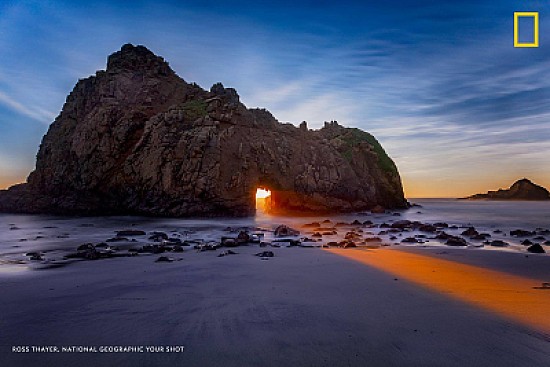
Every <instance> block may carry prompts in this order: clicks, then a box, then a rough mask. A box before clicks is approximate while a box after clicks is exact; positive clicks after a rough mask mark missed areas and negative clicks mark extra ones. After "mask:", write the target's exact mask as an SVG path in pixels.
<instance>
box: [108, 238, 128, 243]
mask: <svg viewBox="0 0 550 367" xmlns="http://www.w3.org/2000/svg"><path fill="white" fill-rule="evenodd" d="M129 241H130V240H129V239H128V238H126V237H113V238H109V239H107V240H105V242H129Z"/></svg>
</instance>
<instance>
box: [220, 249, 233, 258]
mask: <svg viewBox="0 0 550 367" xmlns="http://www.w3.org/2000/svg"><path fill="white" fill-rule="evenodd" d="M228 255H237V252H235V251H232V250H227V251H222V252H220V253H219V254H218V257H224V256H228Z"/></svg>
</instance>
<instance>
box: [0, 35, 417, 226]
mask: <svg viewBox="0 0 550 367" xmlns="http://www.w3.org/2000/svg"><path fill="white" fill-rule="evenodd" d="M258 187H262V188H267V189H270V190H271V191H272V197H271V204H272V208H274V209H276V210H297V211H318V212H336V211H338V212H340V211H357V210H365V209H369V208H372V207H375V206H380V205H381V206H383V207H386V208H403V207H406V205H407V202H406V200H405V199H404V196H403V190H402V186H401V180H400V177H399V174H398V172H397V169H396V167H395V165H394V163H393V161H392V160H391V159H390V158H389V157H388V156H387V155H386V153H385V152H384V150H383V148H382V147H381V146H380V144H379V143H378V141H376V139H375V138H374V137H373V136H372V135H370V134H368V133H366V132H363V131H361V130H359V129H350V128H344V127H342V126H340V125H338V124H337V123H336V122H331V123H326V124H325V127H324V128H322V129H320V130H309V129H308V128H307V125H306V124H305V123H302V125H301V126H300V128H297V127H295V126H293V125H291V124H283V123H279V122H278V121H277V120H276V119H275V118H274V117H273V116H272V115H271V114H270V113H269V112H268V111H267V110H264V109H247V108H246V107H245V106H244V105H243V104H242V103H240V101H239V95H238V94H237V92H236V91H235V90H234V89H232V88H224V86H223V85H222V84H221V83H218V84H215V85H214V86H213V87H212V88H211V89H210V91H205V90H203V89H202V88H200V87H199V86H198V85H196V84H194V83H193V84H188V83H186V82H185V81H184V80H183V79H181V78H180V77H179V76H178V75H176V73H174V71H173V70H172V69H171V68H170V67H169V65H168V63H167V62H165V61H164V59H163V58H161V57H158V56H156V55H154V54H153V53H152V52H151V51H149V50H148V49H147V48H145V47H143V46H133V45H130V44H128V45H124V46H123V47H122V49H121V50H120V51H118V52H115V53H114V54H112V55H111V56H109V58H108V61H107V69H106V70H105V71H98V72H97V73H96V75H95V76H91V77H89V78H86V79H82V80H79V81H78V83H77V84H76V86H75V87H74V89H73V91H72V92H71V93H70V94H69V96H68V97H67V100H66V102H65V104H64V106H63V109H62V111H61V113H60V114H59V116H58V117H57V118H56V119H55V121H54V122H53V124H52V125H51V126H50V128H49V130H48V132H47V134H46V135H45V136H44V138H43V140H42V144H41V146H40V150H39V152H38V155H37V161H36V170H35V171H34V172H32V173H31V174H30V175H29V177H28V179H27V183H25V184H21V185H16V186H14V187H11V188H10V189H9V190H5V191H0V211H4V212H6V211H8V212H24V213H55V214H143V215H159V216H190V215H199V216H219V215H233V216H241V215H251V214H253V213H254V211H255V197H254V195H255V192H256V189H257V188H258Z"/></svg>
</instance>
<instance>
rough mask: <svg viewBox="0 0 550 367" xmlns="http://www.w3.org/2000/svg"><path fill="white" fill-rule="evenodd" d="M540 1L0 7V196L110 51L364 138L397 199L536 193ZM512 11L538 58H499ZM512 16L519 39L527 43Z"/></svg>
mask: <svg viewBox="0 0 550 367" xmlns="http://www.w3.org/2000/svg"><path fill="white" fill-rule="evenodd" d="M549 10H550V2H548V1H529V0H521V1H520V0H514V1H510V0H501V1H494V0H490V1H486V0H475V1H470V0H463V1H445V0H438V1H431V0H401V1H398V0H386V1H384V2H381V1H369V0H363V1H357V2H353V1H344V0H341V1H338V2H335V1H323V0H316V1H299V0H293V1H286V0H284V1H273V2H267V1H261V0H255V1H244V0H232V1H221V0H217V1H214V0H196V1H162V0H158V1H132V2H123V1H120V2H117V1H94V2H91V1H90V2H80V1H10V0H2V2H0V50H2V51H1V52H0V188H5V187H8V186H10V185H12V184H14V183H17V182H23V181H24V180H25V179H26V176H27V175H28V173H29V172H30V171H31V170H32V169H33V168H34V162H35V156H36V153H37V151H38V147H39V144H40V141H41V139H42V136H43V135H44V134H45V133H46V131H47V129H48V126H49V124H50V123H51V122H52V121H53V120H54V118H55V117H56V115H57V114H59V112H60V110H61V108H62V106H63V103H64V101H65V98H66V96H67V95H68V93H69V92H70V91H71V90H72V88H73V87H74V85H75V83H76V82H77V81H78V79H80V78H85V77H87V76H89V75H92V74H94V73H95V71H96V70H101V69H105V65H106V58H107V56H108V55H109V54H111V53H113V52H115V51H117V50H119V49H120V47H121V46H122V45H123V44H125V43H133V44H142V45H145V46H146V47H148V48H149V49H150V50H152V51H153V52H154V53H156V54H157V55H160V56H163V57H164V58H165V59H166V60H167V61H168V62H169V63H170V65H171V67H172V68H173V69H174V71H176V73H178V75H180V76H181V77H182V78H183V79H185V80H186V81H187V82H196V83H198V84H199V85H201V86H202V87H203V88H205V89H209V88H210V86H211V85H212V84H214V83H215V82H218V81H221V82H223V84H224V85H225V86H226V87H233V88H236V89H237V91H238V92H239V94H240V96H241V101H242V102H243V103H245V105H247V106H248V107H262V108H267V109H268V110H270V111H271V112H272V113H273V114H274V116H275V117H277V118H278V119H279V121H282V122H291V123H294V124H296V125H297V124H299V123H300V122H301V121H303V120H305V121H307V122H308V126H309V127H310V128H320V127H321V126H322V125H323V122H324V121H330V120H337V121H338V122H339V123H340V124H342V125H344V126H349V127H357V128H361V129H364V130H366V131H369V132H370V133H372V134H373V135H374V136H375V137H376V138H377V139H378V140H379V141H380V142H381V143H382V145H383V146H384V148H385V149H386V151H387V152H388V154H389V155H390V156H391V157H392V158H393V159H394V161H395V162H396V164H397V166H398V169H399V172H400V174H401V178H402V180H403V185H404V189H405V194H406V196H407V197H409V198H414V197H462V196H466V195H470V194H474V193H478V192H486V191H487V190H494V189H498V188H501V187H508V186H510V185H511V184H512V183H513V182H514V181H515V180H517V179H519V178H522V177H528V178H530V179H531V180H533V181H534V182H536V183H538V184H541V185H543V186H546V187H547V188H550V171H549V170H548V168H549V166H550V165H549V163H550V77H548V72H549V71H550V37H546V36H545V35H547V34H550V32H549V31H550V17H547V14H550V12H549ZM515 11H538V12H539V14H540V15H539V16H540V25H539V27H540V29H539V33H540V46H539V47H538V48H514V47H513V31H514V21H513V19H514V16H513V13H514V12H515ZM532 33H533V24H532V20H531V19H529V18H522V19H521V21H520V27H519V37H520V41H523V42H528V41H529V40H531V39H532V37H533V34H532Z"/></svg>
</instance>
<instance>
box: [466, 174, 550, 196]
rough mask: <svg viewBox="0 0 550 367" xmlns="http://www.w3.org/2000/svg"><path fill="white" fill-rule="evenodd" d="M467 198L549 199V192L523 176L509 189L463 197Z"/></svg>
mask: <svg viewBox="0 0 550 367" xmlns="http://www.w3.org/2000/svg"><path fill="white" fill-rule="evenodd" d="M464 199H467V200H550V193H549V192H548V190H546V189H545V188H544V187H542V186H539V185H536V184H534V183H533V182H531V181H530V180H528V179H526V178H523V179H521V180H518V181H516V182H515V183H514V184H513V185H512V186H510V188H509V189H506V190H504V189H499V190H498V191H489V192H487V193H486V194H476V195H472V196H469V197H467V198H464Z"/></svg>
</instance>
